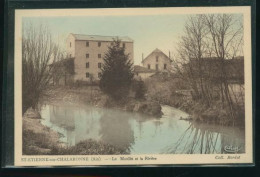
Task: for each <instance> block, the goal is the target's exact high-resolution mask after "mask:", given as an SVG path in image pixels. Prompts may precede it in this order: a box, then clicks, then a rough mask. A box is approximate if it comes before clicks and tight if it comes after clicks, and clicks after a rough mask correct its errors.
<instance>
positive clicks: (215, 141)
mask: <svg viewBox="0 0 260 177" xmlns="http://www.w3.org/2000/svg"><path fill="white" fill-rule="evenodd" d="M230 133H231V134H230ZM236 135H237V131H235V132H234V131H232V132H230V131H227V129H221V128H220V127H218V126H216V127H215V126H214V125H204V124H199V123H191V124H190V126H189V127H188V128H187V129H186V130H185V132H184V133H183V134H182V135H181V136H180V138H179V139H178V141H177V142H176V144H175V147H174V149H173V150H172V152H171V153H185V154H213V153H225V151H224V147H225V146H229V145H232V146H233V147H240V148H241V149H240V151H239V152H238V153H242V152H244V138H238V137H239V136H238V135H237V136H236Z"/></svg>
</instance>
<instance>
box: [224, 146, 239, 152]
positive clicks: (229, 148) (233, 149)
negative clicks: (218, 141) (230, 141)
mask: <svg viewBox="0 0 260 177" xmlns="http://www.w3.org/2000/svg"><path fill="white" fill-rule="evenodd" d="M224 150H225V151H226V152H229V153H236V152H238V151H239V150H240V148H239V147H237V146H232V145H230V146H225V147H224Z"/></svg>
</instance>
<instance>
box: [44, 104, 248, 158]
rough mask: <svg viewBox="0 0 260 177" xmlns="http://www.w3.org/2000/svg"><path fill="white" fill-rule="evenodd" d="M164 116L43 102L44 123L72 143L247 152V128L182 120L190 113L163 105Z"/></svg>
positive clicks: (141, 150)
mask: <svg viewBox="0 0 260 177" xmlns="http://www.w3.org/2000/svg"><path fill="white" fill-rule="evenodd" d="M162 112H163V116H162V118H159V119H158V118H153V117H148V116H144V115H141V114H138V113H130V112H125V111H120V110H115V109H104V108H97V107H90V106H86V105H82V106H77V107H74V106H71V105H50V104H49V105H48V104H47V105H44V106H43V107H42V110H41V116H42V120H41V123H42V124H43V125H46V126H48V127H50V128H51V129H53V130H55V131H57V132H58V133H59V134H60V135H61V138H60V141H62V142H65V143H66V144H67V145H68V146H73V145H75V144H77V143H79V142H80V141H83V140H87V139H93V140H97V141H102V142H105V143H108V144H111V145H113V146H116V147H119V148H122V149H125V150H127V151H128V152H129V153H130V154H159V153H161V154H181V153H182V154H204V153H206V154H212V153H216V154H219V153H227V152H229V153H230V151H233V150H234V149H235V150H236V153H244V152H245V135H244V130H243V129H241V128H239V127H225V126H220V125H210V124H204V123H195V122H189V121H185V120H180V117H183V118H185V117H187V116H188V114H187V113H185V112H183V111H181V110H179V109H176V108H174V107H170V106H166V105H163V106H162Z"/></svg>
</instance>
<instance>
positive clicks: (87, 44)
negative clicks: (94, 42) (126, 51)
mask: <svg viewBox="0 0 260 177" xmlns="http://www.w3.org/2000/svg"><path fill="white" fill-rule="evenodd" d="M70 47H71V42H70ZM86 47H89V42H88V41H87V42H86ZM98 47H101V42H98ZM123 47H124V48H125V43H123Z"/></svg>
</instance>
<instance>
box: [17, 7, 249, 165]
mask: <svg viewBox="0 0 260 177" xmlns="http://www.w3.org/2000/svg"><path fill="white" fill-rule="evenodd" d="M250 14H251V9H250V7H247V6H242V7H241V6H239V7H188V8H186V7H185V8H184V7H178V8H174V7H169V8H114V9H109V8H107V9H37V10H36V9H34V10H16V11H15V59H14V64H15V71H14V74H15V166H63V165H70V166H99V165H141V166H142V165H189V164H192V165H194V164H207V165H221V164H251V163H253V128H252V127H253V124H252V122H253V117H252V69H251V65H252V55H251V15H250Z"/></svg>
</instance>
